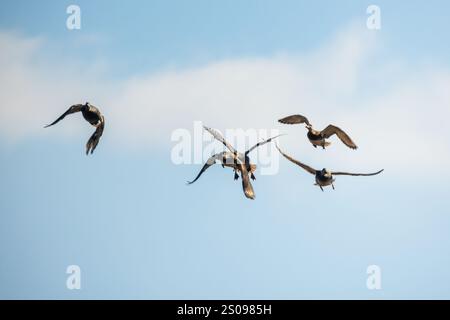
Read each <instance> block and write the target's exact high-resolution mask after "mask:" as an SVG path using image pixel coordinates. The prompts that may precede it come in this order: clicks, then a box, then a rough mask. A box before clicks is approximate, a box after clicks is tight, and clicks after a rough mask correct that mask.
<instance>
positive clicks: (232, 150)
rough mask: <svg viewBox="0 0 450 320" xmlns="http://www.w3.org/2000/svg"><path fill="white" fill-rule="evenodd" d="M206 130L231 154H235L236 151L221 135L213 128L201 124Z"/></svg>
mask: <svg viewBox="0 0 450 320" xmlns="http://www.w3.org/2000/svg"><path fill="white" fill-rule="evenodd" d="M203 128H205V130H206V131H208V132H209V133H210V134H211V135H212V136H213V137H214V138H215V139H216V140H218V141H220V142H222V143H223V145H224V146H225V147H227V148H228V150H230V151H231V152H232V153H233V154H237V151H236V150H235V149H234V148H233V147H232V146H231V145H230V144H229V143H228V142H227V141H226V140H225V139H224V137H222V135H221V134H220V133H219V132H217V131H216V130H214V129H211V128H208V127H205V126H203Z"/></svg>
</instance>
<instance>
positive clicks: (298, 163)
mask: <svg viewBox="0 0 450 320" xmlns="http://www.w3.org/2000/svg"><path fill="white" fill-rule="evenodd" d="M275 146H276V147H277V149H278V151H280V153H281V154H282V155H283V157H285V158H286V159H288V160H289V161H291V162H293V163H295V164H296V165H298V166H300V167H302V168H303V169H304V170H306V171H308V172H309V173H311V174H314V175H315V174H316V171H317V170H316V169H314V168H311V167H310V166H308V165H306V164H304V163H301V162H300V161H298V160H295V159H294V158H292V157H290V156H288V155H287V154H285V153H283V151H281V150H280V148H278V145H275Z"/></svg>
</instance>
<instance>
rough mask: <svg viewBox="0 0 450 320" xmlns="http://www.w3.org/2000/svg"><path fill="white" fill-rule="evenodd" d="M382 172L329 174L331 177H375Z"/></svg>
mask: <svg viewBox="0 0 450 320" xmlns="http://www.w3.org/2000/svg"><path fill="white" fill-rule="evenodd" d="M383 171H384V169H381V170H380V171H377V172H373V173H350V172H332V173H331V174H332V175H333V176H375V175H377V174H380V173H381V172H383Z"/></svg>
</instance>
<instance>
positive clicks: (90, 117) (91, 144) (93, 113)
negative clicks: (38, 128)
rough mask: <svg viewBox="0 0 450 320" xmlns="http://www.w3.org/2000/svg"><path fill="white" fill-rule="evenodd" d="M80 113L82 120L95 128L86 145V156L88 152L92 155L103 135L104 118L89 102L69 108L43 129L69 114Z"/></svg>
mask: <svg viewBox="0 0 450 320" xmlns="http://www.w3.org/2000/svg"><path fill="white" fill-rule="evenodd" d="M80 111H81V113H82V115H83V118H84V119H85V120H86V121H87V122H89V123H90V124H91V125H92V126H94V127H95V128H96V129H95V132H94V133H93V134H92V136H91V137H90V138H89V140H88V142H87V144H86V155H87V154H89V152H90V153H91V154H92V153H93V152H94V150H95V148H96V147H97V145H98V142H99V141H100V137H101V136H102V134H103V129H104V128H105V117H103V115H102V114H101V113H100V110H98V109H97V108H96V107H94V106H93V105H92V104H90V103H89V102H86V103H85V104H75V105H73V106H71V107H70V108H69V109H68V110H67V111H66V112H64V113H63V114H62V115H61V116H60V117H59V118H58V119H56V120H55V121H54V122H53V123H51V124H49V125H47V126H45V127H44V128H48V127H50V126H53V125H54V124H56V123H58V122H59V121H61V120H62V119H64V118H65V117H66V116H67V115H69V114H71V113H75V112H80Z"/></svg>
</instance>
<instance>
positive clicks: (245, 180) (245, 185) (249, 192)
mask: <svg viewBox="0 0 450 320" xmlns="http://www.w3.org/2000/svg"><path fill="white" fill-rule="evenodd" d="M239 171H240V172H241V178H242V189H243V190H244V194H245V196H246V197H247V198H248V199H252V200H254V199H255V191H254V190H253V186H252V183H251V182H250V178H249V177H248V171H247V169H246V167H245V165H243V164H241V165H240V170H239Z"/></svg>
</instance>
